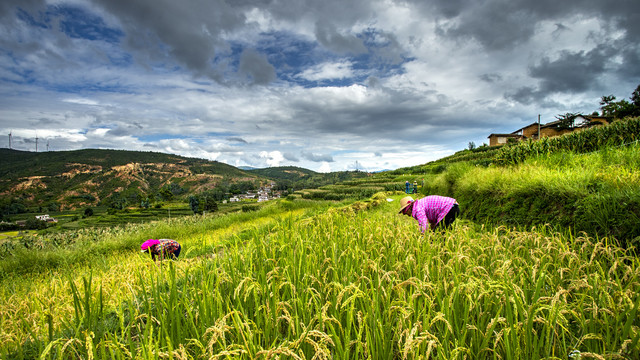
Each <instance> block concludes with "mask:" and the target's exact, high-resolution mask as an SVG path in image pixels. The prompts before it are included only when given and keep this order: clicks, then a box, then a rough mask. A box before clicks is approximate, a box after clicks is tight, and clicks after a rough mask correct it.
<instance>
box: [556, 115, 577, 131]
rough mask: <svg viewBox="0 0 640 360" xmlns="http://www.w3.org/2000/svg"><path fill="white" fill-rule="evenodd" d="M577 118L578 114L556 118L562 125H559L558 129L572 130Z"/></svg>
mask: <svg viewBox="0 0 640 360" xmlns="http://www.w3.org/2000/svg"><path fill="white" fill-rule="evenodd" d="M577 117H578V114H574V113H570V112H568V113H565V114H562V115H558V116H556V119H558V121H560V123H559V124H558V129H572V128H573V127H574V121H575V120H576V118H577Z"/></svg>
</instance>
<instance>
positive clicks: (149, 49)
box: [93, 0, 245, 78]
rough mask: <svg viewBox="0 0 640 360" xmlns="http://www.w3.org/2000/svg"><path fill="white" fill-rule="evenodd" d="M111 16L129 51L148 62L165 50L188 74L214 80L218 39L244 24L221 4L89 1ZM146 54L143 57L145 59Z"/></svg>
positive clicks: (206, 0)
mask: <svg viewBox="0 0 640 360" xmlns="http://www.w3.org/2000/svg"><path fill="white" fill-rule="evenodd" d="M93 1H94V2H95V3H96V4H99V5H100V6H102V7H103V8H104V9H105V10H107V11H108V12H109V13H111V14H113V15H115V16H116V17H117V18H118V19H119V20H120V23H121V25H122V27H123V30H124V32H125V34H126V36H127V40H128V44H129V46H130V49H131V50H132V51H133V52H135V53H142V58H144V59H147V60H150V61H152V60H153V59H155V58H156V56H157V55H158V54H159V53H162V51H163V44H164V45H166V46H168V48H169V49H168V55H170V56H171V57H173V58H175V59H176V60H177V61H178V62H179V63H181V64H183V65H184V66H186V67H187V68H188V69H190V70H191V71H193V72H195V73H196V74H200V75H208V76H211V77H214V78H215V77H216V76H217V75H216V74H215V71H214V70H213V69H212V67H211V64H212V60H213V58H214V56H215V54H216V47H222V48H225V47H226V44H225V42H224V41H223V40H222V39H221V38H220V37H221V34H222V33H224V32H225V31H232V30H234V29H237V28H238V27H239V26H242V25H243V24H244V22H245V17H244V14H243V13H242V12H240V11H237V10H236V9H234V8H232V7H230V6H229V5H228V4H227V2H226V1H222V0H199V1H191V2H189V4H188V5H186V4H184V3H181V2H176V1H170V0H138V1H129V0H93ZM145 53H146V56H145Z"/></svg>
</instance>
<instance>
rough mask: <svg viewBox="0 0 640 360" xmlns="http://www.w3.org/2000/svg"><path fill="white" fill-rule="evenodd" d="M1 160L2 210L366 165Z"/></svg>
mask: <svg viewBox="0 0 640 360" xmlns="http://www.w3.org/2000/svg"><path fill="white" fill-rule="evenodd" d="M0 159H2V160H1V161H0V211H4V212H5V213H6V212H7V211H16V210H15V209H17V208H21V206H24V207H34V206H37V207H44V208H47V207H48V208H51V209H54V208H58V209H68V208H78V207H82V206H95V205H99V204H100V205H107V206H109V205H111V206H112V205H113V204H114V203H116V204H119V206H133V205H135V204H140V201H149V202H151V203H153V202H157V201H167V200H173V199H181V198H186V197H187V196H188V195H190V194H199V193H202V192H215V193H216V194H217V197H218V198H222V197H223V196H225V195H226V194H227V193H229V192H238V191H245V190H247V189H251V188H257V187H259V186H260V185H261V184H265V183H267V182H272V181H273V182H276V184H277V186H279V187H280V188H288V187H292V188H296V189H300V188H310V187H317V186H321V185H326V184H329V183H334V182H337V181H343V180H348V179H351V178H355V177H362V176H366V174H364V173H361V172H360V173H358V172H336V173H328V174H321V173H317V172H315V171H311V170H308V169H303V168H298V167H292V166H288V167H270V168H265V169H255V168H251V169H246V168H245V169H240V168H236V167H234V166H231V165H227V164H224V163H221V162H218V161H210V160H204V159H196V158H188V157H183V156H178V155H171V154H164V153H156V152H141V151H127V150H100V149H84V150H74V151H51V152H38V153H36V152H27V151H19V150H11V149H0ZM16 204H17V205H16ZM12 206H13V207H12ZM7 208H12V209H13V210H7Z"/></svg>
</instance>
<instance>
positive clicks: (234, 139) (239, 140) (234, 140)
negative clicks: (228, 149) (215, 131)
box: [227, 137, 248, 144]
mask: <svg viewBox="0 0 640 360" xmlns="http://www.w3.org/2000/svg"><path fill="white" fill-rule="evenodd" d="M227 141H230V142H238V143H242V144H248V142H247V140H245V139H243V138H239V137H230V138H227Z"/></svg>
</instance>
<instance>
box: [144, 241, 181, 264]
mask: <svg viewBox="0 0 640 360" xmlns="http://www.w3.org/2000/svg"><path fill="white" fill-rule="evenodd" d="M140 250H141V251H142V252H148V253H150V254H151V258H152V259H153V260H154V261H155V260H156V257H159V258H160V260H164V259H172V260H175V259H177V258H178V256H180V250H182V247H181V246H180V244H179V243H178V242H177V241H175V240H172V239H149V240H147V241H145V242H143V243H142V245H140Z"/></svg>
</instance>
